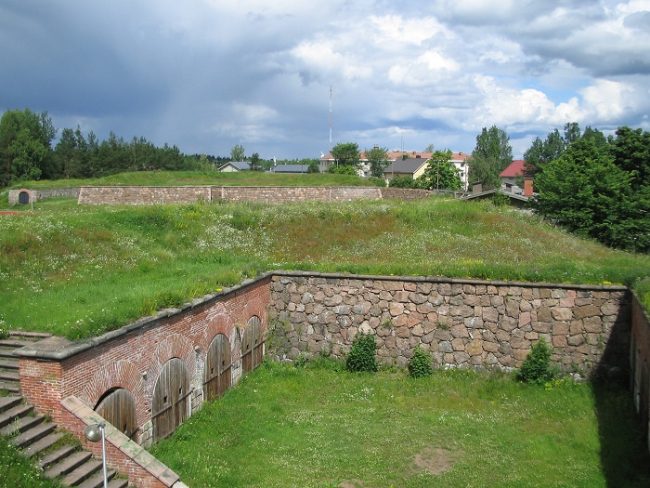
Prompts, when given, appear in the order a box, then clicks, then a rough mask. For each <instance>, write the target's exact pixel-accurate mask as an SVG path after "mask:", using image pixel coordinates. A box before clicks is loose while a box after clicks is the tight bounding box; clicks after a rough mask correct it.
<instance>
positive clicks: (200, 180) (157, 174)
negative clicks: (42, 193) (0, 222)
mask: <svg viewBox="0 0 650 488" xmlns="http://www.w3.org/2000/svg"><path fill="white" fill-rule="evenodd" d="M92 185H97V186H99V185H117V186H123V185H141V186H176V185H180V186H186V185H188V186H191V185H217V186H221V185H224V186H375V185H376V180H368V179H366V178H359V177H357V176H349V175H333V174H329V173H323V174H318V173H316V174H304V175H292V174H270V173H263V172H258V171H241V172H238V173H219V172H217V171H134V172H127V173H117V174H114V175H110V176H104V177H101V178H88V179H67V180H66V179H62V180H38V181H24V182H21V183H17V184H15V185H13V188H68V187H76V186H92Z"/></svg>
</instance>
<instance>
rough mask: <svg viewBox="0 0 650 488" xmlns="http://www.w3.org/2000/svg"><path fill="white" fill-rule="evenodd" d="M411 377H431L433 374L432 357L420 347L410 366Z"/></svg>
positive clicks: (416, 350) (414, 353)
mask: <svg viewBox="0 0 650 488" xmlns="http://www.w3.org/2000/svg"><path fill="white" fill-rule="evenodd" d="M408 369H409V375H411V377H412V378H421V377H423V376H430V375H431V373H433V367H432V366H431V355H430V354H429V353H428V352H426V351H425V350H424V349H420V346H418V347H416V348H415V351H413V356H412V357H411V360H410V361H409V364H408Z"/></svg>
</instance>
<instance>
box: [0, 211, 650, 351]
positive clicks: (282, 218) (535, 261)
mask: <svg viewBox="0 0 650 488" xmlns="http://www.w3.org/2000/svg"><path fill="white" fill-rule="evenodd" d="M271 269H302V270H315V271H337V272H338V271H340V272H352V273H367V274H382V275H389V274H393V275H420V276H423V275H425V276H436V275H438V276H449V277H471V278H484V279H501V280H521V281H538V282H540V281H544V282H563V283H594V284H609V283H620V284H626V285H634V283H635V282H636V281H637V280H638V279H640V278H643V277H647V276H650V256H648V255H634V254H631V253H625V252H621V251H615V250H612V249H608V248H606V247H604V246H602V245H600V244H598V243H595V242H593V241H589V240H585V239H580V238H578V237H575V236H571V235H569V234H567V233H565V232H562V231H560V230H558V229H556V228H554V227H553V226H551V225H549V224H547V223H545V222H543V221H541V220H540V219H538V218H536V217H534V216H530V215H527V214H522V213H521V212H519V211H515V210H513V209H511V208H509V207H495V206H494V205H492V204H491V203H490V202H483V203H470V202H461V201H456V200H450V199H443V198H434V199H429V200H424V201H416V202H400V201H356V202H338V203H322V202H304V203H300V204H283V205H263V204H194V205H166V206H144V207H133V206H78V205H77V204H76V202H75V201H74V200H70V199H60V200H46V201H43V202H38V203H37V204H36V206H35V210H34V211H22V212H19V213H18V214H10V215H3V214H0V303H1V304H2V306H1V307H0V329H3V328H8V329H24V330H34V331H47V332H52V333H54V334H58V335H64V336H67V337H69V338H71V339H77V338H82V337H88V336H92V335H97V334H100V333H102V332H105V331H107V330H111V329H115V328H117V327H120V326H121V325H124V324H126V323H128V321H130V320H134V319H136V318H138V317H141V316H144V315H149V314H151V313H153V312H154V311H156V310H158V309H161V308H164V307H167V306H173V305H178V304H181V303H183V302H185V301H189V300H191V299H192V298H195V297H198V296H202V295H205V294H206V293H209V292H214V291H215V290H218V289H220V288H222V287H224V286H229V285H233V284H236V283H238V282H240V281H241V280H242V279H243V278H246V277H253V276H256V275H258V274H259V273H261V272H263V271H267V270H271ZM649 288H650V287H647V286H645V288H641V289H640V291H641V294H642V295H643V296H645V297H646V300H647V296H648V295H649V294H650V290H649Z"/></svg>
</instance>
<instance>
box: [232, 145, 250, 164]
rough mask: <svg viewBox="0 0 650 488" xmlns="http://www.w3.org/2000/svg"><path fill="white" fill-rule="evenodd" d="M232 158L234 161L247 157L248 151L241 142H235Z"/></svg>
mask: <svg viewBox="0 0 650 488" xmlns="http://www.w3.org/2000/svg"><path fill="white" fill-rule="evenodd" d="M230 159H231V160H232V161H244V160H245V159H246V151H245V150H244V146H242V145H241V144H235V145H234V146H233V147H232V149H231V150H230Z"/></svg>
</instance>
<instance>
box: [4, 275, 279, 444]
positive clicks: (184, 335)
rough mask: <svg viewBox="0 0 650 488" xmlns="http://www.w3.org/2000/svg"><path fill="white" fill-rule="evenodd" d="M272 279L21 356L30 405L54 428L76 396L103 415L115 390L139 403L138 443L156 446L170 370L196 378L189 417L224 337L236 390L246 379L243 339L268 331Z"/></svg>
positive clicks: (37, 347) (200, 397) (23, 387)
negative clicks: (159, 387) (161, 388)
mask: <svg viewBox="0 0 650 488" xmlns="http://www.w3.org/2000/svg"><path fill="white" fill-rule="evenodd" d="M268 283H269V278H268V277H262V278H260V279H258V280H256V281H253V282H248V283H246V282H245V283H244V284H242V285H241V286H239V287H237V288H235V289H232V290H226V291H224V292H222V293H219V294H217V295H213V296H208V297H206V298H205V299H202V300H197V301H195V302H193V303H191V304H186V305H185V306H183V307H182V308H181V309H178V310H176V309H168V310H163V311H161V312H160V313H159V314H157V315H156V316H154V317H146V318H143V319H141V320H138V321H137V322H135V323H133V324H130V325H127V326H125V327H122V328H121V329H118V330H116V331H112V332H109V333H107V334H104V335H103V336H100V337H97V338H93V339H89V340H86V341H82V342H69V341H67V340H65V339H62V338H50V339H46V340H43V341H40V342H38V343H35V344H34V345H32V346H30V347H28V348H23V349H21V350H19V351H18V352H17V354H18V355H19V356H20V383H21V390H22V392H23V395H24V396H25V398H26V400H27V401H28V402H30V403H32V404H33V405H34V406H35V407H36V408H37V410H39V411H40V412H41V413H44V414H47V415H50V416H51V417H52V418H53V420H54V421H56V422H60V421H62V420H64V419H63V417H62V415H63V411H62V409H61V401H62V400H63V399H64V398H66V397H68V396H75V397H77V398H79V399H80V400H81V401H82V402H84V403H85V404H86V405H88V406H89V407H90V408H95V406H96V405H97V403H98V401H99V400H100V399H101V398H102V397H103V395H104V394H105V393H106V392H108V391H110V390H111V389H113V388H118V387H120V388H125V389H127V390H128V391H129V392H130V393H131V394H132V395H133V397H134V399H135V405H136V424H137V426H138V427H139V429H138V432H137V434H136V437H135V439H136V441H137V442H138V443H140V444H144V445H148V444H149V443H150V441H151V434H152V432H151V426H152V424H151V403H152V402H151V400H152V396H153V391H154V387H155V385H156V381H157V379H158V376H159V373H160V371H161V370H162V368H163V366H164V365H165V364H166V363H167V361H169V360H170V359H172V358H179V359H181V360H182V361H183V363H184V366H185V369H186V371H187V372H188V375H189V377H190V388H192V393H191V396H190V397H189V400H188V410H189V411H190V412H191V413H193V412H194V411H196V410H197V409H198V407H199V406H200V405H201V403H202V402H203V383H204V373H205V372H204V366H205V358H206V354H207V350H208V346H209V345H210V343H211V342H212V340H213V339H214V337H215V336H216V335H217V334H220V333H221V334H224V335H225V336H226V337H227V338H228V340H229V342H230V348H231V354H232V363H233V367H232V370H231V372H232V384H235V383H237V381H238V380H239V378H240V376H241V371H242V370H241V334H242V333H243V329H244V327H245V326H246V325H247V323H248V321H249V319H250V318H251V317H254V316H256V317H259V318H260V320H261V325H262V332H265V331H266V324H267V308H268V301H269V284H268Z"/></svg>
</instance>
